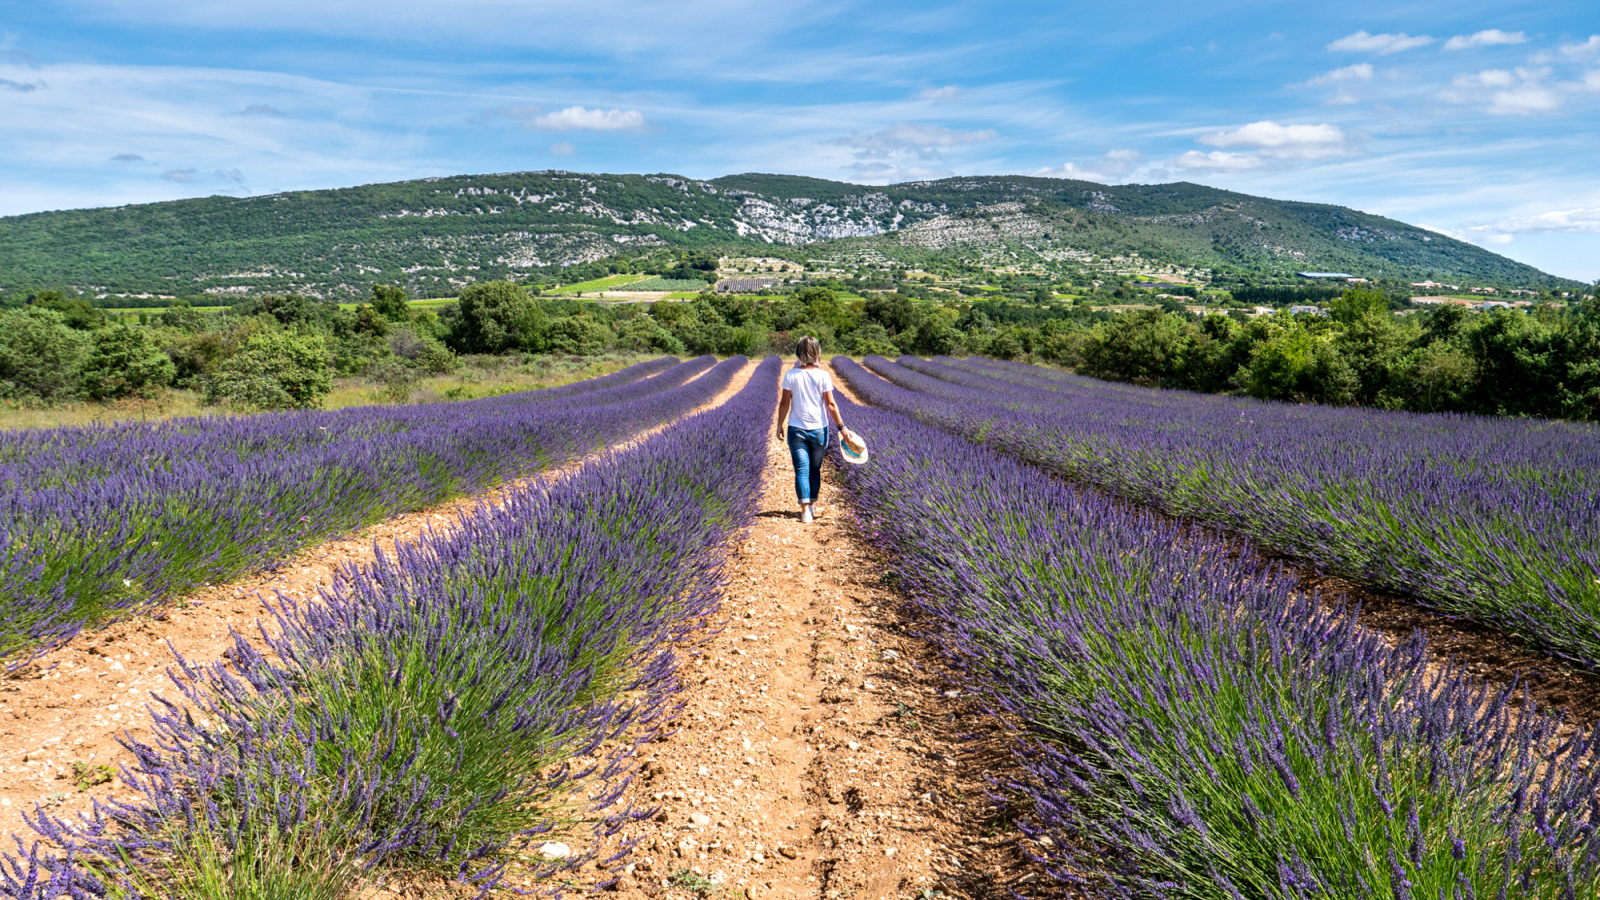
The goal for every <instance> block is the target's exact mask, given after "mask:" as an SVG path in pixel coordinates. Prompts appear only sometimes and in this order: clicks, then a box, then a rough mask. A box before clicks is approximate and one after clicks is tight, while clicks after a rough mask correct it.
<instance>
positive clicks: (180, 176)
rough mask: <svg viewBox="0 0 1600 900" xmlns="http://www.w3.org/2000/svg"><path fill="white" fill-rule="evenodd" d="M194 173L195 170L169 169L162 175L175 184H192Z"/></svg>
mask: <svg viewBox="0 0 1600 900" xmlns="http://www.w3.org/2000/svg"><path fill="white" fill-rule="evenodd" d="M194 173H195V170H194V169H168V170H166V171H165V172H162V173H161V177H162V178H163V179H165V180H167V181H170V182H173V183H174V184H192V183H193V182H194Z"/></svg>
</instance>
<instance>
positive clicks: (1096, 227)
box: [0, 170, 1580, 299]
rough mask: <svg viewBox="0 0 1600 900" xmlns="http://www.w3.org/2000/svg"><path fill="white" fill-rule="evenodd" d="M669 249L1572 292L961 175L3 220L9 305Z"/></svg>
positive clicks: (1451, 252)
mask: <svg viewBox="0 0 1600 900" xmlns="http://www.w3.org/2000/svg"><path fill="white" fill-rule="evenodd" d="M653 250H657V251H659V250H695V251H716V252H732V253H750V252H755V251H757V250H760V252H762V253H764V254H767V255H778V256H784V255H787V256H791V257H794V258H796V259H803V258H804V256H805V255H806V254H808V253H809V254H830V253H831V254H840V253H852V252H860V251H871V252H872V253H875V254H881V255H883V256H885V257H888V258H892V259H897V260H902V261H906V262H908V263H917V262H923V261H926V260H927V259H928V258H930V257H940V258H952V257H953V258H956V259H959V260H961V261H965V262H969V263H975V264H983V265H995V264H1000V263H1005V264H1015V265H1025V264H1043V263H1048V264H1054V265H1065V264H1071V263H1073V262H1074V261H1075V260H1086V259H1092V258H1098V259H1120V258H1138V259H1142V260H1146V261H1157V262H1161V263H1171V264H1175V265H1181V266H1185V267H1191V268H1193V267H1209V268H1228V269H1234V270H1238V269H1247V270H1252V271H1259V272H1261V273H1263V274H1269V275H1282V274H1290V273H1293V272H1294V271H1297V270H1300V269H1322V270H1333V271H1343V272H1349V273H1351V274H1352V275H1357V276H1362V277H1386V278H1394V277H1413V278H1419V279H1420V278H1440V279H1446V280H1459V281H1464V282H1470V283H1478V284H1493V285H1501V286H1508V287H1513V286H1514V287H1533V288H1573V287H1578V286H1580V285H1579V283H1578V282H1573V281H1570V280H1568V279H1562V278H1558V277H1556V276H1553V275H1549V274H1547V273H1544V272H1541V271H1539V270H1538V269H1535V268H1533V267H1532V266H1527V265H1524V264H1522V263H1518V262H1515V261H1513V260H1510V259H1507V258H1505V257H1503V256H1499V255H1498V254H1495V253H1492V252H1490V251H1488V250H1485V249H1483V248H1481V247H1478V246H1476V245H1473V244H1469V243H1465V242H1463V241H1458V240H1455V239H1454V238H1450V237H1448V236H1445V235H1442V234H1437V233H1435V232H1431V231H1428V230H1426V229H1423V228H1419V227H1416V226H1413V225H1408V224H1406V223H1403V222H1399V221H1396V220H1393V219H1387V218H1384V217H1381V216H1375V215H1371V214H1368V213H1364V212H1360V211H1358V210H1354V209H1349V208H1347V207H1341V206H1334V205H1329V204H1317V203H1306V202H1300V201H1284V200H1273V199H1270V198H1265V197H1255V196H1251V195H1248V194H1241V193H1237V192H1234V191H1227V190H1222V189H1219V188H1211V187H1206V186H1204V185H1198V184H1193V183H1189V182H1175V183H1169V184H1156V185H1104V184H1098V183H1095V182H1089V181H1075V180H1066V179H1053V178H1040V177H1034V176H1020V175H1005V176H963V177H953V178H944V179H937V180H929V181H913V182H906V183H903V184H895V185H887V186H882V187H879V186H871V185H860V184H852V183H848V182H837V181H829V180H827V179H821V178H810V177H806V176H798V175H774V174H762V173H743V174H737V175H726V176H722V177H720V178H713V179H710V180H700V179H693V178H687V177H684V176H680V175H672V174H666V173H657V174H650V175H615V174H589V173H581V172H569V171H564V170H547V171H540V172H508V173H499V174H489V175H453V176H438V177H428V178H419V179H413V180H409V181H400V182H388V183H380V184H367V185H360V186H355V187H345V188H334V189H328V190H304V191H286V192H282V193H277V194H266V195H258V196H251V197H232V196H212V197H204V198H194V199H186V200H173V201H164V202H159V203H147V204H137V205H128V206H117V207H103V208H98V209H83V210H63V211H54V212H40V213H30V214H27V215H20V216H10V217H4V218H0V291H23V290H33V289H39V288H61V287H70V288H73V289H77V290H84V291H93V292H97V293H100V294H133V293H149V294H163V295H165V294H170V295H175V296H184V295H195V294H202V293H204V294H211V295H216V296H219V297H222V298H226V297H229V296H248V295H256V294H261V293H271V292H278V293H282V292H286V291H299V292H302V293H306V294H310V295H315V296H324V297H337V298H339V299H349V298H352V297H355V296H362V295H365V294H366V293H367V291H368V290H369V288H370V286H371V285H372V284H374V283H380V282H382V283H400V284H403V285H405V286H406V287H407V289H408V290H410V291H411V292H412V293H413V294H414V295H418V296H446V295H451V294H454V293H455V292H457V291H459V289H460V287H461V286H463V285H465V284H469V283H471V282H473V281H481V280H486V279H499V278H509V279H512V280H524V279H529V278H535V277H538V276H540V275H541V273H546V272H558V271H559V270H560V268H561V267H564V266H568V265H572V264H575V263H583V262H591V261H593V260H596V259H603V258H606V257H609V256H612V255H616V254H619V253H620V254H625V255H640V254H643V253H648V252H650V251H653Z"/></svg>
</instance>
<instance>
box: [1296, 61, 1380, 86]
mask: <svg viewBox="0 0 1600 900" xmlns="http://www.w3.org/2000/svg"><path fill="white" fill-rule="evenodd" d="M1371 80H1372V63H1356V64H1355V65H1353V66H1344V67H1342V68H1338V69H1334V70H1333V71H1331V72H1323V73H1322V74H1321V75H1317V76H1315V77H1314V78H1312V79H1310V80H1309V81H1307V82H1306V84H1348V83H1350V82H1352V81H1371Z"/></svg>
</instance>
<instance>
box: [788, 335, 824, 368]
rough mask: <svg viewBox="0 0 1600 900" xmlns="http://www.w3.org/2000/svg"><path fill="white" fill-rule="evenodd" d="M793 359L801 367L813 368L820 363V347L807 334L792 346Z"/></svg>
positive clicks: (815, 340) (814, 339)
mask: <svg viewBox="0 0 1600 900" xmlns="http://www.w3.org/2000/svg"><path fill="white" fill-rule="evenodd" d="M794 358H795V359H798V360H799V361H800V365H802V366H814V365H816V364H817V363H819V362H821V361H822V345H821V344H819V343H817V339H816V338H814V337H812V336H811V335H809V334H808V335H806V336H805V337H803V338H801V339H800V342H799V343H797V344H795V345H794Z"/></svg>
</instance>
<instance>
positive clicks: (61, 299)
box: [33, 291, 106, 331]
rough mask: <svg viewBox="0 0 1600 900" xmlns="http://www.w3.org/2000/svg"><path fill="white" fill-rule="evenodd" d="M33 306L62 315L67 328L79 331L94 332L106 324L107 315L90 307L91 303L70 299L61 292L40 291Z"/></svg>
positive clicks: (79, 299) (75, 298) (76, 298)
mask: <svg viewBox="0 0 1600 900" xmlns="http://www.w3.org/2000/svg"><path fill="white" fill-rule="evenodd" d="M33 305H34V306H35V307H38V308H39V309H49V310H54V311H55V312H58V313H60V314H61V318H62V321H64V322H66V323H67V327H69V328H76V329H78V330H79V331H93V330H95V329H96V328H99V327H100V326H102V325H104V324H105V323H106V314H105V313H103V312H101V311H100V310H98V309H95V308H94V307H93V306H90V305H89V301H87V300H83V299H81V298H78V297H72V298H70V299H69V298H68V297H67V296H66V295H65V294H63V293H61V292H60V291H40V292H39V293H38V295H37V296H35V297H34V298H33Z"/></svg>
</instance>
